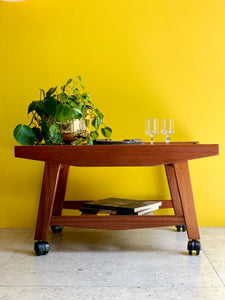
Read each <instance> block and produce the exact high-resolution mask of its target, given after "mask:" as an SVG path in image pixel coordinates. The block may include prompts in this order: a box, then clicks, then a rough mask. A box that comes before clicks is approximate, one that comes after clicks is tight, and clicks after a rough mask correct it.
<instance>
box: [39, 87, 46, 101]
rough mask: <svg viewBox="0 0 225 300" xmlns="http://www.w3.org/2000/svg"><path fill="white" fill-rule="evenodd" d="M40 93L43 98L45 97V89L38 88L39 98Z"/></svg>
mask: <svg viewBox="0 0 225 300" xmlns="http://www.w3.org/2000/svg"><path fill="white" fill-rule="evenodd" d="M41 95H42V97H43V99H44V98H45V91H44V90H43V89H40V100H41V98H42V97H41Z"/></svg>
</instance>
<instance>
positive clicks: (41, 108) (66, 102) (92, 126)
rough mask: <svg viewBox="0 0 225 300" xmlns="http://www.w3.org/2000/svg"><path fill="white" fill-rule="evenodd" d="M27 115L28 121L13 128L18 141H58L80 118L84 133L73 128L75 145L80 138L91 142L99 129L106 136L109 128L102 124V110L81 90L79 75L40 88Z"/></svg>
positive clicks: (51, 143)
mask: <svg viewBox="0 0 225 300" xmlns="http://www.w3.org/2000/svg"><path fill="white" fill-rule="evenodd" d="M28 115H29V116H30V117H31V120H30V123H29V125H23V124H19V125H17V126H16V128H15V129H14V137H15V139H16V140H17V142H18V143H20V144H22V145H35V144H41V143H43V142H44V143H45V144H46V145H54V144H62V143H63V137H64V134H65V133H67V132H68V131H70V128H71V127H72V125H73V123H74V121H75V120H84V121H83V122H85V125H86V128H87V130H86V133H85V134H84V133H83V134H81V133H80V132H79V131H77V132H74V133H73V135H74V140H75V144H76V145H81V144H83V142H84V141H85V142H87V144H90V145H91V144H93V140H95V139H97V138H98V136H99V130H100V129H101V133H102V134H103V136H104V137H105V138H107V139H108V138H110V136H111V133H112V129H111V128H110V127H108V126H105V124H104V122H103V118H104V116H103V114H102V113H101V112H100V111H99V110H98V109H97V108H96V107H95V105H94V104H93V103H92V102H91V100H90V95H89V93H87V92H85V91H84V85H83V83H82V81H81V77H80V76H78V77H76V78H75V80H73V79H69V80H68V81H67V82H66V84H65V85H63V86H62V87H61V89H60V90H59V88H57V87H52V88H50V89H49V90H48V91H47V92H45V91H44V90H43V89H40V100H36V101H32V102H31V103H30V104H29V106H28Z"/></svg>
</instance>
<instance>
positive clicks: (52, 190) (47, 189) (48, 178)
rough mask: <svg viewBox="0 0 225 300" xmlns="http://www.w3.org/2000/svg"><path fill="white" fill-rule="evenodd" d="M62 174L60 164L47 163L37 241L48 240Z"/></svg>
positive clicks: (38, 219) (37, 227) (36, 233)
mask: <svg viewBox="0 0 225 300" xmlns="http://www.w3.org/2000/svg"><path fill="white" fill-rule="evenodd" d="M59 172H60V165H59V164H50V163H45V168H44V175H43V181H42V189H41V197H40V203H39V211H38V218H37V224H36V231H35V236H34V239H35V240H46V239H47V237H48V229H49V223H50V219H51V216H52V209H53V204H54V200H55V195H56V189H57V184H58V178H59Z"/></svg>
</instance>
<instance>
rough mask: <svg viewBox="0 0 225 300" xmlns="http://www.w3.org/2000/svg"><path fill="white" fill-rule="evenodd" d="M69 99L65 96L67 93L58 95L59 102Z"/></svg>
mask: <svg viewBox="0 0 225 300" xmlns="http://www.w3.org/2000/svg"><path fill="white" fill-rule="evenodd" d="M66 99H67V94H65V93H61V94H59V95H58V100H59V101H62V102H63V101H65V100H66Z"/></svg>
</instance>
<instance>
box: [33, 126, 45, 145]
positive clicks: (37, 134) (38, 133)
mask: <svg viewBox="0 0 225 300" xmlns="http://www.w3.org/2000/svg"><path fill="white" fill-rule="evenodd" d="M32 130H33V132H34V134H35V137H36V140H37V141H38V142H39V143H41V141H42V139H43V134H42V132H41V130H40V128H38V127H32Z"/></svg>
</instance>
